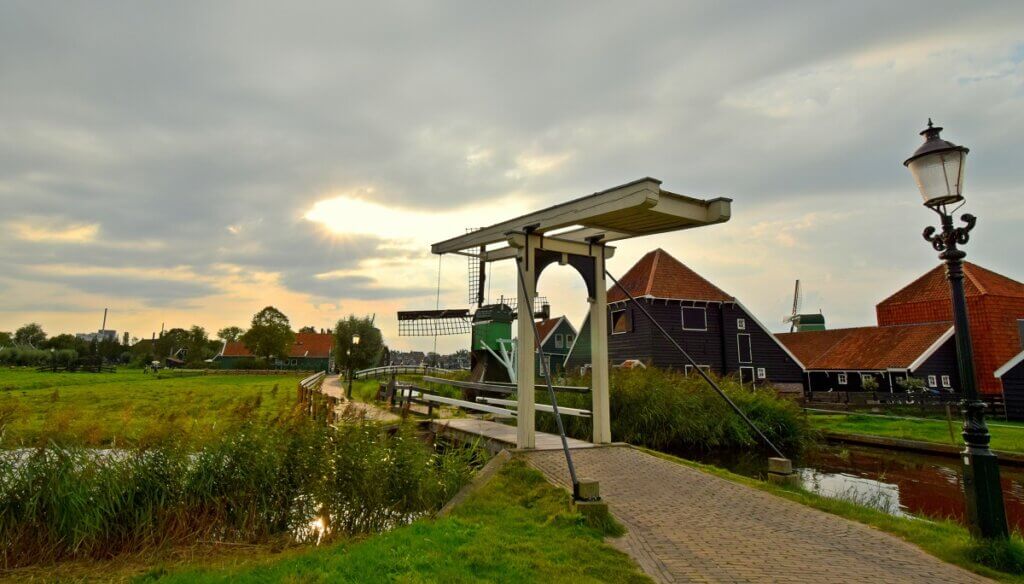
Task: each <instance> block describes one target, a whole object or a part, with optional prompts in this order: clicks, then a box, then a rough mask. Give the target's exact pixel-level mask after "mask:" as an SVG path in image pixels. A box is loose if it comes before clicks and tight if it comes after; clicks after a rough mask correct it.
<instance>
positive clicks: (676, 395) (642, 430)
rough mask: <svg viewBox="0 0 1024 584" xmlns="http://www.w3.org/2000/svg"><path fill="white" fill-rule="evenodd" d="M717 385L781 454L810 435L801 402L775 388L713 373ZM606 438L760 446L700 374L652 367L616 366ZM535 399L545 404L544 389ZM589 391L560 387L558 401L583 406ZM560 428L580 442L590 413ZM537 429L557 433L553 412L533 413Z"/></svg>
mask: <svg viewBox="0 0 1024 584" xmlns="http://www.w3.org/2000/svg"><path fill="white" fill-rule="evenodd" d="M717 381H718V383H719V386H720V387H721V388H722V390H723V391H724V392H725V393H726V395H728V396H729V397H730V398H731V399H732V401H733V402H735V403H736V405H737V406H739V407H740V408H741V409H742V410H743V411H744V412H745V413H746V415H747V417H748V418H750V420H751V421H752V422H753V423H754V424H756V425H757V427H758V428H759V429H760V430H761V431H762V432H763V433H764V434H765V436H767V437H768V438H769V439H770V440H771V441H772V442H774V443H775V445H776V446H778V447H779V448H780V449H782V451H783V452H784V453H786V454H788V455H791V454H792V453H794V451H797V450H800V449H801V448H802V447H804V446H805V445H807V444H809V443H811V442H812V441H813V435H812V430H811V427H810V425H809V424H808V423H807V421H806V420H805V418H804V416H803V415H802V413H801V412H800V408H799V407H798V406H797V405H796V404H795V403H793V402H792V401H790V400H787V399H784V398H780V397H778V396H777V395H776V394H775V392H774V390H772V389H770V388H766V389H749V388H745V387H743V386H742V385H741V384H740V383H739V381H738V380H736V379H735V378H731V377H729V378H724V379H718V380H717ZM567 383H568V384H570V385H581V386H587V385H589V383H590V380H589V379H587V378H571V379H568V380H567ZM610 386H611V390H610V392H611V396H610V398H611V403H610V409H611V426H612V438H613V439H614V440H617V441H623V442H629V443H631V444H636V445H640V446H646V447H648V448H653V449H655V450H661V451H665V452H685V451H687V450H693V449H700V450H710V449H714V448H725V449H730V448H731V449H736V448H750V447H761V448H766V447H765V446H764V444H763V442H762V441H761V439H760V438H759V437H758V436H757V434H756V433H755V432H754V431H753V430H751V429H750V427H748V426H747V424H746V423H745V422H744V421H743V420H742V419H741V418H740V417H739V416H738V415H736V413H735V412H733V411H732V409H731V408H730V407H729V405H728V404H727V403H725V400H723V399H722V398H721V397H720V396H719V395H718V394H717V393H716V392H715V391H714V390H713V389H711V388H710V387H708V385H707V382H705V381H704V380H703V379H702V378H701V377H699V376H696V375H690V376H686V375H683V374H681V373H677V372H672V371H664V370H660V369H655V368H647V369H631V370H623V369H616V370H613V371H612V374H611V380H610ZM537 401H538V402H545V403H546V402H548V401H550V400H549V399H547V394H546V392H538V393H537ZM590 401H591V396H590V394H589V393H586V394H572V393H559V394H558V404H559V405H561V406H565V407H573V408H582V409H590V407H591V403H590ZM562 419H563V422H564V423H565V425H566V433H567V434H569V435H571V436H573V437H575V438H579V439H582V440H589V439H590V438H591V436H592V432H591V421H590V419H589V418H579V417H570V416H563V418H562ZM537 427H538V429H542V430H544V431H545V432H557V431H558V430H557V427H556V426H555V420H554V416H552V415H551V414H548V413H543V412H538V413H537Z"/></svg>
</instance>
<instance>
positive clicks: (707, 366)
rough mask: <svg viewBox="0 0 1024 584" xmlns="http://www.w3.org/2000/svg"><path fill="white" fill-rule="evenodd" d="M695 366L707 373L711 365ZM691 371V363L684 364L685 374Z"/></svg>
mask: <svg viewBox="0 0 1024 584" xmlns="http://www.w3.org/2000/svg"><path fill="white" fill-rule="evenodd" d="M697 368H698V369H700V370H701V371H703V372H704V373H707V374H710V373H711V365H697ZM691 373H693V365H687V366H686V374H687V375H690V374H691Z"/></svg>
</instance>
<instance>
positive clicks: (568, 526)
mask: <svg viewBox="0 0 1024 584" xmlns="http://www.w3.org/2000/svg"><path fill="white" fill-rule="evenodd" d="M568 507H569V496H568V494H567V493H566V492H565V491H563V490H561V489H557V488H555V487H553V486H551V485H550V484H548V483H547V481H545V480H544V478H543V477H542V476H541V475H540V473H538V472H536V471H534V470H532V469H530V468H529V467H527V466H526V464H525V463H523V462H521V461H516V460H513V461H511V462H509V463H508V464H507V465H506V466H505V467H504V468H503V469H502V471H501V472H500V473H499V474H498V475H497V476H496V478H495V480H492V481H491V482H490V483H489V484H488V485H487V486H485V487H484V488H482V489H481V490H480V491H478V492H477V493H475V494H474V495H472V496H471V497H470V498H469V499H468V500H467V501H466V502H465V503H463V504H462V505H460V506H459V507H458V508H457V509H456V510H455V512H454V513H453V514H452V515H451V516H450V517H448V518H444V519H438V520H422V521H418V522H416V523H414V524H412V525H409V526H406V527H402V528H399V529H396V530H394V531H392V532H390V533H386V534H383V535H379V536H375V537H371V538H368V539H365V540H363V541H359V542H355V543H351V542H349V543H342V544H337V545H331V546H327V547H325V548H322V549H318V550H316V551H313V552H310V553H306V554H301V555H289V556H288V557H286V558H282V559H280V560H273V559H270V558H266V559H263V560H253V559H251V558H250V559H248V560H246V562H245V564H243V565H241V566H238V567H228V568H224V567H218V568H214V569H202V568H198V569H185V570H181V571H175V570H168V569H166V568H156V569H152V570H150V572H149V573H148V574H147V575H145V576H144V577H142V578H140V579H139V581H142V582H152V581H158V582H170V583H177V582H182V583H184V582H189V583H191V582H241V583H247V582H573V583H575V582H627V583H628V582H649V581H650V580H648V579H647V577H646V576H644V575H643V573H641V572H640V570H639V568H638V567H637V566H636V565H635V564H634V563H633V561H632V560H630V559H629V557H628V556H626V555H624V554H622V553H620V552H618V551H616V550H614V549H612V548H611V547H610V546H608V545H607V544H605V543H604V542H603V541H602V536H603V534H602V533H600V532H598V531H597V530H595V529H593V528H590V527H587V526H585V525H584V524H583V520H582V518H581V517H580V516H579V515H578V514H575V513H570V512H569V511H568Z"/></svg>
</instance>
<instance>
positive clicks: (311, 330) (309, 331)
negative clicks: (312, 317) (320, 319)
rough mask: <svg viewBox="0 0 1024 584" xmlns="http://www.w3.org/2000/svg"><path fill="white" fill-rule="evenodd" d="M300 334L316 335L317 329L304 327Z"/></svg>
mask: <svg viewBox="0 0 1024 584" xmlns="http://www.w3.org/2000/svg"><path fill="white" fill-rule="evenodd" d="M299 332H300V333H315V332H316V327H315V326H304V327H302V328H300V329H299Z"/></svg>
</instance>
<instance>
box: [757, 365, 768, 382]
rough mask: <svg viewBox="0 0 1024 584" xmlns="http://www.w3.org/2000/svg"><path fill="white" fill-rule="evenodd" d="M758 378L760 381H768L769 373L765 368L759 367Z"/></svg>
mask: <svg viewBox="0 0 1024 584" xmlns="http://www.w3.org/2000/svg"><path fill="white" fill-rule="evenodd" d="M757 378H758V379H767V378H768V372H767V371H765V370H764V367H758V368H757Z"/></svg>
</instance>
